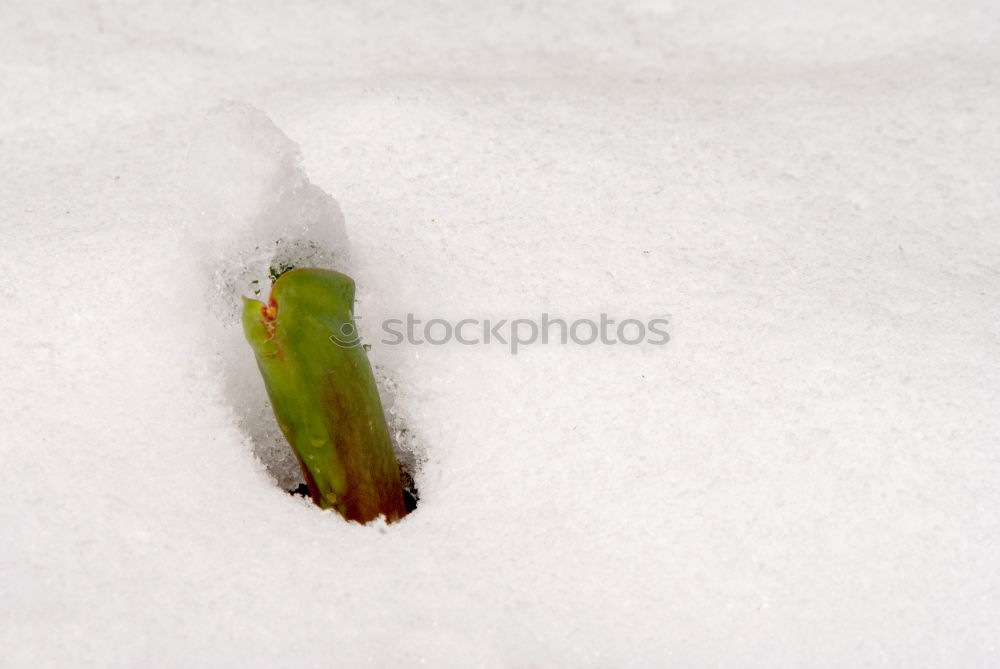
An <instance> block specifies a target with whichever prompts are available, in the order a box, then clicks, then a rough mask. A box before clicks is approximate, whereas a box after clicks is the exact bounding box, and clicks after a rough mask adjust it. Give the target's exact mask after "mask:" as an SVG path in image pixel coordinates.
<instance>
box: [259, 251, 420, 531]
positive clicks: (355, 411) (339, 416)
mask: <svg viewBox="0 0 1000 669" xmlns="http://www.w3.org/2000/svg"><path fill="white" fill-rule="evenodd" d="M353 308H354V281H353V280H352V279H351V278H350V277H348V276H346V275H344V274H341V273H339V272H333V271H330V270H324V269H294V270H291V271H289V272H286V273H284V274H282V275H281V276H280V277H279V278H278V280H277V281H276V282H275V283H274V286H273V287H272V289H271V296H270V300H269V302H268V303H267V304H264V303H262V302H259V301H257V300H251V299H244V305H243V331H244V333H245V334H246V338H247V341H249V342H250V346H251V348H253V351H254V355H255V356H256V358H257V366H258V368H259V369H260V373H261V376H263V377H264V385H265V386H266V387H267V394H268V396H269V397H270V398H271V406H272V407H273V408H274V415H275V417H276V418H277V419H278V425H279V426H280V427H281V431H282V432H283V433H284V435H285V437H286V438H287V439H288V442H289V443H290V444H291V446H292V450H293V451H294V452H295V455H296V456H297V457H298V460H299V463H300V464H301V465H302V472H303V474H304V475H305V478H306V484H307V485H308V486H309V493H310V495H311V496H312V499H313V501H314V502H316V504H318V505H319V506H321V507H322V508H325V509H326V508H329V509H335V510H336V511H337V512H338V513H340V515H342V516H343V517H344V518H346V519H347V520H356V521H358V522H360V523H367V522H368V521H370V520H373V519H375V518H377V517H378V516H379V515H385V517H386V519H387V520H388V521H389V522H392V521H394V520H398V519H399V518H402V517H403V516H404V515H406V511H407V510H406V504H405V501H404V498H403V485H402V482H401V480H400V473H399V464H398V463H397V461H396V456H395V454H394V453H393V450H392V441H391V439H390V437H389V429H388V427H387V426H386V422H385V414H384V413H383V411H382V403H381V402H380V401H379V396H378V389H377V388H376V386H375V378H374V376H373V375H372V369H371V365H370V364H369V363H368V358H367V356H366V355H365V351H364V348H363V347H362V346H361V343H360V341H359V340H358V337H357V334H356V333H357V330H356V328H355V324H354V313H353Z"/></svg>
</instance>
